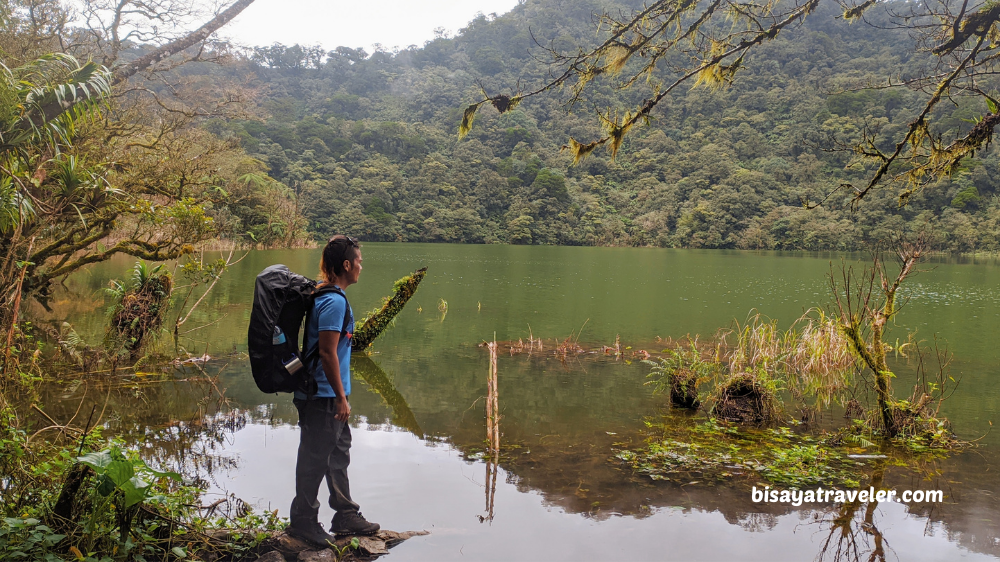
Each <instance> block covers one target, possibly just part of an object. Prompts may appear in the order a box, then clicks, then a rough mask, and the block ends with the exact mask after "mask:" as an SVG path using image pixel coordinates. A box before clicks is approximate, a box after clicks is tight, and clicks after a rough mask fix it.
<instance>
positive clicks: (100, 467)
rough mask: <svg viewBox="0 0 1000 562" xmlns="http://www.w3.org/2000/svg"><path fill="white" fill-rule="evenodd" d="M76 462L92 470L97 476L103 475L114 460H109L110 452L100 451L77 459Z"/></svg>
mask: <svg viewBox="0 0 1000 562" xmlns="http://www.w3.org/2000/svg"><path fill="white" fill-rule="evenodd" d="M76 460H77V462H80V463H83V464H85V465H87V466H89V467H90V468H93V469H94V471H95V472H97V473H98V474H104V472H105V469H106V468H107V466H108V465H109V464H111V462H112V461H113V460H114V459H112V458H111V451H101V452H99V453H87V454H86V455H83V456H82V457H77V458H76Z"/></svg>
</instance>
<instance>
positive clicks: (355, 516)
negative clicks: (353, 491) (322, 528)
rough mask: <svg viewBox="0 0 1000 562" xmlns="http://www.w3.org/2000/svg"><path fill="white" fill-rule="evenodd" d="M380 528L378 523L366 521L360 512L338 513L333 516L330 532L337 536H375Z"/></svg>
mask: <svg viewBox="0 0 1000 562" xmlns="http://www.w3.org/2000/svg"><path fill="white" fill-rule="evenodd" d="M380 528H381V527H379V524H378V523H372V522H371V521H369V520H367V519H365V517H364V515H361V512H360V511H338V512H337V513H336V514H334V516H333V524H332V525H331V526H330V532H332V533H333V534H335V535H374V534H375V533H377V532H378V530H379V529H380Z"/></svg>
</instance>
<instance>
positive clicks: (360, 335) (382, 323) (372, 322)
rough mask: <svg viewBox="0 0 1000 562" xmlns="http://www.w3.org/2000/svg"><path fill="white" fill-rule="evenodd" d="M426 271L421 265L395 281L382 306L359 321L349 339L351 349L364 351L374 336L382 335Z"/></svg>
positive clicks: (414, 290)
mask: <svg viewBox="0 0 1000 562" xmlns="http://www.w3.org/2000/svg"><path fill="white" fill-rule="evenodd" d="M426 273H427V268H426V267H421V268H420V269H418V270H416V271H414V272H413V274H412V275H407V276H406V277H403V278H402V279H400V280H399V281H396V283H395V284H394V285H393V293H392V296H390V297H386V298H385V299H384V300H383V302H382V307H381V308H379V309H378V310H376V311H374V312H372V313H371V314H369V315H368V316H367V317H366V318H365V319H364V320H362V321H361V322H360V327H359V328H356V329H355V330H354V336H353V338H352V340H351V349H352V350H354V351H364V350H366V349H368V347H369V346H371V344H372V342H374V341H375V338H377V337H379V336H380V335H382V332H384V331H385V329H386V328H388V327H389V325H390V324H391V323H392V320H393V319H394V318H395V317H396V315H397V314H399V312H400V311H401V310H403V307H404V306H406V303H407V301H409V300H410V298H411V297H412V296H413V294H414V293H416V292H417V287H418V286H419V285H420V282H421V281H423V279H424V274H426Z"/></svg>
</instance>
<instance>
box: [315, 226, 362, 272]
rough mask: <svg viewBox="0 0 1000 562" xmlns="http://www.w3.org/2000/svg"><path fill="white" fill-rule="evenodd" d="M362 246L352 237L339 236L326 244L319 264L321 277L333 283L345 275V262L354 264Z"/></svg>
mask: <svg viewBox="0 0 1000 562" xmlns="http://www.w3.org/2000/svg"><path fill="white" fill-rule="evenodd" d="M360 249H361V245H360V244H358V241H357V240H355V239H354V238H351V237H350V236H344V235H343V234H337V235H336V236H334V237H333V238H331V239H330V241H329V242H327V243H326V247H325V248H323V257H322V258H321V259H320V262H319V271H320V276H321V277H322V278H323V280H324V281H326V282H327V283H331V282H332V281H333V278H334V277H336V276H340V275H343V274H344V271H346V270H345V269H344V260H347V261H349V262H353V261H354V260H355V259H357V257H358V253H359V251H360Z"/></svg>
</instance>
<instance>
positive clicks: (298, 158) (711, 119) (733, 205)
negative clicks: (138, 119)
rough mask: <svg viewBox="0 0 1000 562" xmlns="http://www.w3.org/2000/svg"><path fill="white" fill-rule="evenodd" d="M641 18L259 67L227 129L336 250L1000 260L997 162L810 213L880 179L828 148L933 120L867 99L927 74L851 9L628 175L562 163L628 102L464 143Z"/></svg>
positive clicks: (596, 6) (772, 54)
mask: <svg viewBox="0 0 1000 562" xmlns="http://www.w3.org/2000/svg"><path fill="white" fill-rule="evenodd" d="M630 7H634V6H628V5H612V6H609V5H608V3H606V2H600V3H599V2H571V1H568V0H540V1H533V2H524V3H521V4H519V5H518V6H517V7H516V8H515V9H514V10H512V11H511V12H509V13H507V14H504V15H500V16H496V15H490V16H479V17H477V18H476V19H475V20H473V21H472V22H470V23H469V25H468V27H466V28H464V29H462V30H461V32H460V33H459V34H458V35H457V36H455V37H448V36H446V35H445V34H444V33H441V34H439V36H438V37H437V38H436V39H434V40H433V41H430V42H428V43H427V44H425V45H424V46H423V47H419V48H418V47H415V46H411V47H409V48H407V49H402V50H399V49H396V50H394V51H392V52H389V51H387V50H383V49H379V50H377V51H376V52H374V53H366V52H365V51H364V50H361V49H351V48H345V47H338V48H336V49H334V50H332V51H329V52H327V51H324V50H323V49H322V48H320V47H303V46H299V45H295V46H291V47H287V46H283V45H277V44H276V45H272V46H270V47H257V48H254V49H253V50H252V51H251V52H250V53H249V54H248V56H247V59H248V60H247V61H246V64H245V65H244V66H243V67H242V71H244V72H248V73H250V76H249V77H248V78H247V80H252V81H253V82H255V83H257V84H259V85H260V86H261V88H262V94H261V99H262V100H263V101H262V105H263V107H264V109H265V110H266V112H267V115H268V117H267V118H266V119H265V120H263V121H261V120H244V121H240V120H228V121H227V120H221V119H217V120H214V121H212V122H211V123H210V124H209V128H210V130H212V131H213V132H215V133H217V134H219V135H221V136H223V137H226V136H229V135H235V136H236V137H238V138H239V139H240V140H241V141H242V145H243V147H244V149H245V150H246V151H247V152H248V153H250V154H253V155H255V156H257V157H258V158H260V159H261V160H262V161H263V162H265V163H266V164H267V166H268V167H269V168H270V174H271V176H273V177H274V178H276V179H278V180H280V181H281V182H283V183H284V184H286V185H287V186H289V187H290V188H292V189H294V191H295V192H296V193H297V194H298V201H299V208H300V209H301V210H302V213H303V214H304V216H305V218H306V219H307V220H308V229H309V232H310V233H311V234H312V235H313V236H315V237H316V238H319V239H321V238H323V237H325V236H328V235H329V234H330V233H332V232H335V231H336V232H348V233H352V234H354V235H357V236H359V237H361V238H362V239H365V240H382V241H396V240H399V241H436V242H473V243H511V244H585V245H656V246H672V247H704V248H751V249H799V250H819V249H856V248H859V247H861V246H863V245H864V244H865V243H866V241H868V240H872V239H878V238H884V237H885V236H886V235H889V234H892V233H901V232H924V233H927V234H928V235H929V236H930V237H931V239H932V245H933V247H935V248H937V249H943V250H952V251H963V252H968V251H979V250H997V249H1000V236H998V234H1000V200H998V199H997V197H996V195H997V193H998V188H1000V183H998V182H1000V179H997V168H998V160H997V157H996V154H995V151H993V150H990V151H989V153H988V154H987V155H985V157H982V158H977V159H976V160H970V161H967V162H966V163H965V165H964V166H963V167H962V169H960V170H958V171H957V172H956V173H955V174H954V175H953V176H952V177H951V178H946V179H944V180H942V181H939V182H937V183H936V184H934V185H932V186H930V188H928V189H925V190H923V191H922V192H920V193H919V194H918V195H916V196H914V197H913V198H912V199H911V200H910V202H909V204H908V205H906V206H905V207H900V205H899V203H898V200H897V194H896V191H894V190H893V189H892V188H891V187H890V188H889V189H884V190H881V192H880V193H879V194H878V195H877V196H876V197H874V198H871V199H866V200H865V201H864V203H863V204H862V205H861V206H860V208H859V209H857V210H856V211H852V210H851V209H850V208H849V206H848V205H847V203H848V202H849V200H850V195H851V194H849V193H838V194H834V196H833V197H831V198H829V199H827V200H826V201H825V203H824V205H823V206H821V207H820V208H816V209H805V208H803V201H812V202H816V201H820V200H822V199H823V198H824V197H825V196H826V195H827V194H828V193H830V192H831V191H832V190H834V188H836V187H837V186H838V185H839V184H841V183H842V182H844V181H848V180H852V179H857V178H858V177H860V176H861V175H863V173H864V170H861V169H859V167H858V166H857V165H855V164H854V163H853V161H852V159H851V154H850V152H849V151H847V152H845V151H835V150H831V149H833V148H835V147H836V146H838V143H841V144H843V143H848V144H849V143H850V142H854V141H856V139H857V137H858V135H859V131H860V130H861V128H862V127H864V126H866V125H867V126H869V127H880V128H881V130H882V131H883V132H884V133H886V134H890V133H892V132H893V131H898V130H900V129H901V128H904V127H905V126H906V123H907V122H908V121H909V120H910V119H912V117H913V115H914V113H915V111H916V110H917V109H918V108H919V107H920V105H921V102H920V99H921V98H919V97H918V93H917V92H913V91H910V90H907V89H905V88H893V89H887V90H865V89H859V86H861V85H864V84H866V83H869V82H880V81H884V80H885V79H886V78H889V77H893V76H903V77H905V76H906V75H907V74H908V73H918V72H920V71H923V70H924V69H925V68H926V67H927V65H928V64H929V62H930V61H929V59H928V58H927V57H925V56H921V54H919V53H914V49H913V43H912V39H910V38H909V37H908V36H907V35H906V34H905V33H903V32H893V31H887V30H883V29H876V28H874V27H873V26H870V25H866V24H863V23H856V24H854V25H849V24H847V23H845V22H844V21H843V20H842V19H838V17H837V16H838V15H839V14H840V12H839V7H838V6H837V5H836V4H835V3H833V2H828V3H825V4H823V5H822V7H821V8H820V10H819V13H816V14H813V15H812V16H811V17H809V18H808V19H807V20H806V21H805V23H804V24H803V25H802V26H800V27H798V28H796V29H794V30H791V32H790V33H787V34H783V36H779V37H778V38H777V39H776V40H774V41H772V42H770V43H768V44H766V45H763V46H762V48H761V49H760V50H759V51H758V52H756V53H755V55H754V56H753V58H752V60H750V61H748V63H747V64H746V69H745V70H743V71H741V72H740V73H739V74H738V75H737V78H736V81H735V83H734V85H732V86H731V87H729V88H725V89H721V90H712V89H709V88H706V87H704V86H702V87H695V88H690V89H688V88H685V90H684V91H683V93H681V94H680V95H677V96H674V97H672V98H671V99H669V100H667V101H666V102H665V103H664V104H661V106H660V107H658V108H657V110H656V112H655V120H653V121H652V122H651V123H650V125H649V126H648V127H645V128H644V129H642V130H640V131H637V132H635V133H632V134H630V135H629V136H628V138H627V140H626V141H625V144H624V146H623V147H622V150H621V152H620V153H619V154H618V157H617V158H616V159H615V160H612V159H610V158H609V157H608V156H607V154H605V153H602V152H601V151H598V152H595V153H594V154H593V155H591V156H590V157H589V158H587V159H586V160H584V161H583V162H581V163H579V164H577V165H571V163H572V159H571V158H570V156H569V155H568V154H567V152H568V151H562V152H561V151H560V147H561V146H562V145H564V144H566V143H567V141H568V139H569V138H570V137H574V138H576V139H581V140H582V141H586V140H588V139H592V138H595V137H596V136H597V135H598V133H599V122H598V120H597V118H596V115H595V109H597V110H603V109H605V108H607V107H616V106H620V105H621V104H622V103H623V102H624V101H630V100H626V99H625V98H624V97H623V96H628V95H629V94H630V93H631V92H628V91H626V92H624V93H623V92H622V91H620V90H617V89H615V88H613V87H612V86H611V85H609V84H595V85H594V86H593V87H592V88H591V89H590V90H589V91H588V92H587V94H588V96H589V97H587V98H586V99H585V100H582V102H581V103H577V104H576V105H575V106H574V107H567V106H566V105H565V104H564V103H563V102H564V101H565V99H566V98H568V97H569V96H568V94H566V95H563V96H560V94H559V93H558V92H556V93H553V94H552V95H548V96H543V97H535V98H532V99H530V100H528V101H526V102H524V103H523V104H521V105H520V106H518V108H517V109H515V110H514V111H511V112H508V113H505V114H503V115H498V114H497V112H496V111H493V110H492V109H489V110H487V111H483V112H482V113H481V116H480V117H479V118H478V120H477V122H476V127H475V128H474V129H473V131H472V133H471V134H470V135H469V136H468V137H466V138H465V139H464V140H461V141H459V140H458V137H457V134H456V131H457V127H458V124H459V121H460V120H461V112H462V109H463V108H464V107H465V105H467V104H468V103H469V102H470V101H471V100H473V99H476V98H477V96H479V95H481V93H480V92H481V89H480V86H482V87H483V88H485V89H486V90H487V91H489V92H491V93H492V92H495V91H497V90H499V89H502V88H508V89H510V88H516V87H519V86H520V87H522V88H531V87H532V86H534V85H535V84H536V83H538V82H540V81H542V80H544V78H545V77H546V75H547V72H548V71H549V70H550V65H549V64H547V59H546V57H548V56H549V52H548V51H547V49H549V48H554V49H556V50H558V51H562V52H570V51H573V50H575V49H576V48H577V42H578V41H579V40H580V39H579V38H594V37H595V33H594V23H593V14H594V13H595V11H600V10H602V9H617V8H623V9H628V8H630ZM873 16H874V17H875V23H877V17H878V15H877V14H873ZM963 101H964V100H962V99H961V98H959V102H958V103H956V104H950V105H949V107H948V109H947V110H946V111H945V112H939V113H940V114H939V115H936V116H935V121H934V124H933V127H934V129H933V130H934V131H938V132H944V131H946V130H948V129H954V128H963V127H964V128H968V127H970V126H971V124H970V123H971V122H972V118H973V117H975V116H976V115H978V114H981V113H982V112H983V110H984V108H982V107H979V106H980V105H982V102H981V101H973V100H972V99H971V98H970V99H968V101H967V103H962V102H963Z"/></svg>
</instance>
